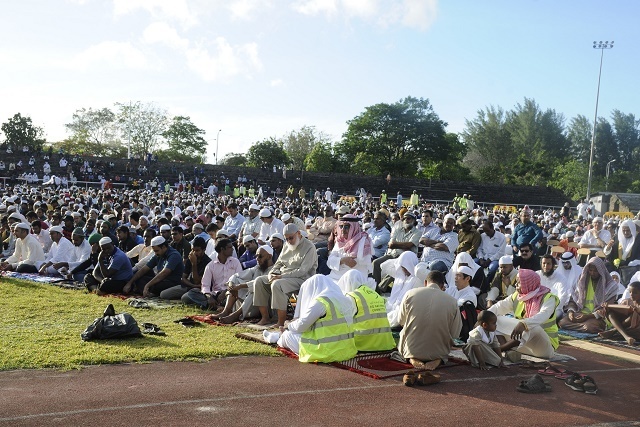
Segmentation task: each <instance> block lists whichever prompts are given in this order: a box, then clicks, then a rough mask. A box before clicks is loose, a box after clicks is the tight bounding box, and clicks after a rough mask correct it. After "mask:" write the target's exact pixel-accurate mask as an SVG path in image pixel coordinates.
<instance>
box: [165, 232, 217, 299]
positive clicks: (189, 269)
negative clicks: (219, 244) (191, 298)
mask: <svg viewBox="0 0 640 427" xmlns="http://www.w3.org/2000/svg"><path fill="white" fill-rule="evenodd" d="M178 228H180V227H178ZM206 248H207V242H205V241H204V239H203V238H202V237H196V238H195V239H193V248H192V249H191V250H190V251H189V253H188V254H187V260H186V261H185V262H184V271H183V272H182V281H181V282H180V285H178V286H173V287H171V288H169V289H165V290H164V291H162V292H160V298H162V299H169V300H171V299H180V298H182V295H184V294H186V293H187V292H189V290H190V289H200V288H201V286H202V277H203V276H204V269H205V268H206V266H207V265H208V264H209V262H210V261H211V258H209V257H208V256H207V255H206V254H205V253H204V251H205V249H206Z"/></svg>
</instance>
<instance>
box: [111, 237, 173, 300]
mask: <svg viewBox="0 0 640 427" xmlns="http://www.w3.org/2000/svg"><path fill="white" fill-rule="evenodd" d="M151 248H152V249H153V253H154V256H152V257H151V259H150V260H149V262H148V263H147V265H145V266H143V267H142V268H141V269H140V270H138V271H137V272H136V273H135V274H134V275H133V277H132V278H131V279H130V280H129V281H128V282H127V284H126V286H125V287H124V289H123V291H124V293H129V292H134V293H137V294H142V296H144V297H150V296H158V295H160V293H161V292H162V291H164V290H167V289H169V288H173V287H174V286H179V285H180V283H181V282H182V272H183V271H184V263H183V261H182V256H181V255H180V252H178V251H177V250H175V249H173V248H172V247H171V246H169V242H168V241H167V240H166V239H165V238H164V237H162V236H156V237H154V238H153V239H151ZM154 269H155V270H157V271H158V273H157V274H154V273H153V271H155V270H154Z"/></svg>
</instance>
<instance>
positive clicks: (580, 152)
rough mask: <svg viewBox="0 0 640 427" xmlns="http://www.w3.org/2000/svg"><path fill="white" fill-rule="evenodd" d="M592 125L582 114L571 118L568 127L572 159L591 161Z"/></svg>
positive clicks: (584, 161)
mask: <svg viewBox="0 0 640 427" xmlns="http://www.w3.org/2000/svg"><path fill="white" fill-rule="evenodd" d="M592 127H593V125H592V123H591V122H589V119H587V118H586V117H585V116H583V115H581V114H580V115H578V116H576V117H574V118H573V119H571V122H570V123H569V128H568V129H567V139H568V140H569V143H570V144H571V150H570V155H571V158H572V159H575V160H579V161H581V162H583V163H587V164H588V163H589V156H590V155H591V136H592V133H591V131H592ZM585 188H586V187H585Z"/></svg>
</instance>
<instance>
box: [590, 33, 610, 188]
mask: <svg viewBox="0 0 640 427" xmlns="http://www.w3.org/2000/svg"><path fill="white" fill-rule="evenodd" d="M593 48H594V49H600V71H599V72H598V92H597V94H596V114H595V117H594V119H593V135H591V154H590V155H589V179H588V180H587V200H589V199H590V198H591V177H592V175H593V150H594V147H595V146H596V125H597V124H598V101H599V100H600V77H601V76H602V58H603V57H604V50H605V49H613V42H608V41H605V42H602V41H600V42H595V41H594V42H593Z"/></svg>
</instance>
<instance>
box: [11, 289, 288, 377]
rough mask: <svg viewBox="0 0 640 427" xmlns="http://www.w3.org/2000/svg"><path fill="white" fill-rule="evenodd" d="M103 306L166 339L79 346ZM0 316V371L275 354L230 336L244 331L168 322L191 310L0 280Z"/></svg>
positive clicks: (93, 343) (193, 311)
mask: <svg viewBox="0 0 640 427" xmlns="http://www.w3.org/2000/svg"><path fill="white" fill-rule="evenodd" d="M108 304H113V305H114V308H115V310H116V312H117V313H122V312H128V313H131V314H132V315H133V316H134V318H135V319H136V321H137V322H138V324H142V323H144V322H149V323H155V324H157V325H158V326H159V327H160V328H162V329H163V330H164V331H165V332H166V334H167V335H166V336H149V335H146V336H144V337H143V338H137V339H126V340H105V341H88V342H83V341H82V340H81V339H80V333H81V332H82V331H83V330H84V329H85V328H86V327H87V326H88V325H89V324H90V323H91V322H93V320H94V319H95V318H97V317H100V316H101V315H102V312H103V311H104V309H105V307H106V306H107V305H108ZM0 312H2V316H1V317H0V348H2V351H1V352H0V370H9V369H42V368H57V369H67V370H68V369H78V368H80V367H82V366H84V365H99V364H104V363H128V362H143V361H153V360H194V361H198V360H207V359H212V358H216V357H225V356H236V355H271V356H274V355H277V354H278V353H277V352H276V351H275V350H274V349H272V348H271V347H269V346H265V345H261V344H257V343H252V342H249V341H245V340H240V339H238V338H236V337H235V334H236V333H237V332H242V331H244V330H242V329H240V328H234V327H229V328H215V327H209V326H206V325H205V326H203V327H201V328H192V329H186V328H184V327H182V326H180V325H179V324H176V323H174V322H173V321H174V320H176V319H180V318H182V317H184V316H187V315H193V314H201V313H202V312H201V311H200V310H198V309H195V308H188V307H185V306H181V305H177V306H176V307H172V308H167V309H162V310H136V309H134V308H132V307H130V306H129V305H127V302H126V301H122V300H119V299H117V298H109V297H107V298H105V297H99V296H96V295H94V294H88V293H86V292H84V291H75V290H67V289H61V288H57V287H54V286H50V285H40V284H36V283H33V282H25V281H20V280H10V279H3V281H2V286H0Z"/></svg>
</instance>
